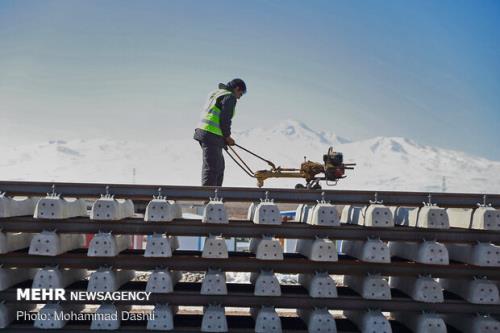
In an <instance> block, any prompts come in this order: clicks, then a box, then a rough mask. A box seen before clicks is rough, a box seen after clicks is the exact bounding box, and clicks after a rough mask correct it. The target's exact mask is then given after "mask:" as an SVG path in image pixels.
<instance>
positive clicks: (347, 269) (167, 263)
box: [0, 250, 500, 280]
mask: <svg viewBox="0 0 500 333" xmlns="http://www.w3.org/2000/svg"><path fill="white" fill-rule="evenodd" d="M143 254H144V251H143V250H127V251H124V252H122V253H120V254H119V255H118V256H116V257H87V254H86V252H85V251H84V250H76V251H71V252H68V253H64V254H61V255H58V256H55V257H49V256H35V255H29V254H28V253H27V252H26V251H17V252H11V253H7V254H3V255H1V256H0V265H3V267H45V266H55V265H58V266H59V267H61V268H87V269H98V268H99V267H113V268H115V269H118V268H120V269H130V270H144V271H146V270H153V269H155V268H158V267H168V268H170V269H173V270H178V271H207V270H208V269H209V268H214V267H217V268H220V269H222V270H224V271H227V272H259V271H261V270H272V271H274V272H276V273H290V274H299V273H315V272H318V271H324V272H328V273H330V274H339V275H346V274H347V275H365V274H368V273H371V274H382V275H389V276H418V275H432V276H433V277H448V278H457V277H469V278H472V277H474V276H485V277H488V278H489V279H492V280H500V268H498V267H479V266H472V265H467V264H461V263H450V264H449V265H428V264H419V263H414V262H409V261H405V260H397V259H394V260H393V261H392V262H391V263H387V264H380V263H368V262H361V261H359V260H356V259H353V258H349V257H346V256H340V258H339V261H337V262H318V261H310V260H308V259H307V258H305V257H304V256H302V255H300V254H295V253H286V254H285V259H284V260H259V259H257V258H255V256H254V255H253V254H251V253H248V252H230V254H229V259H209V258H202V257H201V252H199V251H175V252H174V255H173V256H172V257H169V258H144V257H143Z"/></svg>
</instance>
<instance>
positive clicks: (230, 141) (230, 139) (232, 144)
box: [225, 136, 235, 146]
mask: <svg viewBox="0 0 500 333" xmlns="http://www.w3.org/2000/svg"><path fill="white" fill-rule="evenodd" d="M225 140H226V144H227V145H228V146H234V144H235V142H234V139H233V138H232V137H230V136H228V137H227V138H225Z"/></svg>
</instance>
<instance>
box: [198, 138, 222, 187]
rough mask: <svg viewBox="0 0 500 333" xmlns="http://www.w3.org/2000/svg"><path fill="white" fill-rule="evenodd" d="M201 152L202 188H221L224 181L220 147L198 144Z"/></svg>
mask: <svg viewBox="0 0 500 333" xmlns="http://www.w3.org/2000/svg"><path fill="white" fill-rule="evenodd" d="M200 146H201V150H202V152H203V165H202V167H201V185H202V186H222V180H223V179H224V167H225V164H224V156H223V155H222V149H223V148H222V147H221V146H220V145H214V144H207V143H204V142H200Z"/></svg>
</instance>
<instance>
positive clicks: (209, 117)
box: [198, 89, 234, 136]
mask: <svg viewBox="0 0 500 333" xmlns="http://www.w3.org/2000/svg"><path fill="white" fill-rule="evenodd" d="M230 94H232V92H230V91H229V90H226V89H217V90H216V91H214V92H213V93H211V94H210V96H209V97H208V101H207V104H206V105H205V108H204V110H203V112H202V113H201V119H200V124H199V125H198V128H200V129H202V130H204V131H207V132H210V133H213V134H215V135H219V136H222V130H221V129H220V113H221V109H219V108H218V107H217V105H216V103H217V99H218V98H219V97H221V96H226V95H230ZM233 116H234V112H233Z"/></svg>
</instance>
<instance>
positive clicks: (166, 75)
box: [0, 0, 500, 160]
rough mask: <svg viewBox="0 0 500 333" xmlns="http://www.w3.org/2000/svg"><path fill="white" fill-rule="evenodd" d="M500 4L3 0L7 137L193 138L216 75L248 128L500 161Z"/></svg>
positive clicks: (0, 29) (1, 89)
mask: <svg viewBox="0 0 500 333" xmlns="http://www.w3.org/2000/svg"><path fill="white" fill-rule="evenodd" d="M499 17H500V2H499V1H495V0H491V1H487V0H479V1H472V0H469V1H460V0H453V1H446V0H439V1H438V0H436V1H429V0H422V1H416V0H409V1H402V0H401V1H375V0H367V1H356V0H353V1H347V0H346V1H316V0H313V1H189V0H183V1H180V0H179V1H174V0H172V1H115V0H107V1H77V0H67V1H66V0H60V1H27V0H26V1H25V0H20V1H9V0H2V1H0V124H1V126H2V131H1V132H0V133H3V134H0V136H1V135H5V137H4V139H5V138H6V137H7V136H8V139H12V138H13V139H16V140H42V139H43V140H45V139H49V138H56V137H57V138H69V139H71V138H78V137H91V136H106V137H116V138H123V137H127V136H128V137H133V138H134V139H138V140H142V139H144V140H145V139H154V140H163V139H166V138H173V137H178V138H184V137H190V136H191V134H192V129H193V127H194V126H195V125H196V123H197V118H198V116H199V113H200V108H201V106H202V105H203V104H204V100H205V98H206V95H207V94H208V93H209V91H210V90H212V89H214V88H215V87H216V84H217V83H218V82H222V81H227V80H229V79H231V78H233V77H242V78H243V79H245V80H246V81H247V84H248V90H249V91H248V94H247V95H246V96H245V97H244V98H243V99H241V101H240V103H239V105H238V111H237V115H236V117H235V119H234V125H235V127H236V128H240V129H245V128H251V127H256V126H265V125H268V124H273V123H276V122H278V121H279V120H280V119H283V118H291V119H297V120H300V121H302V122H304V123H306V124H308V125H309V126H310V127H312V128H317V129H322V130H331V131H334V132H336V133H337V134H339V135H341V136H345V137H349V138H352V139H362V138H369V137H373V136H380V135H383V136H404V137H409V138H412V139H415V140H416V141H418V142H420V143H424V144H431V145H435V146H441V147H447V148H453V149H458V150H464V151H466V152H469V153H474V154H477V155H482V156H486V157H489V158H492V159H496V160H500V144H499V143H500V133H499V127H500V93H499V92H500V20H499V19H498V18H499Z"/></svg>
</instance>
